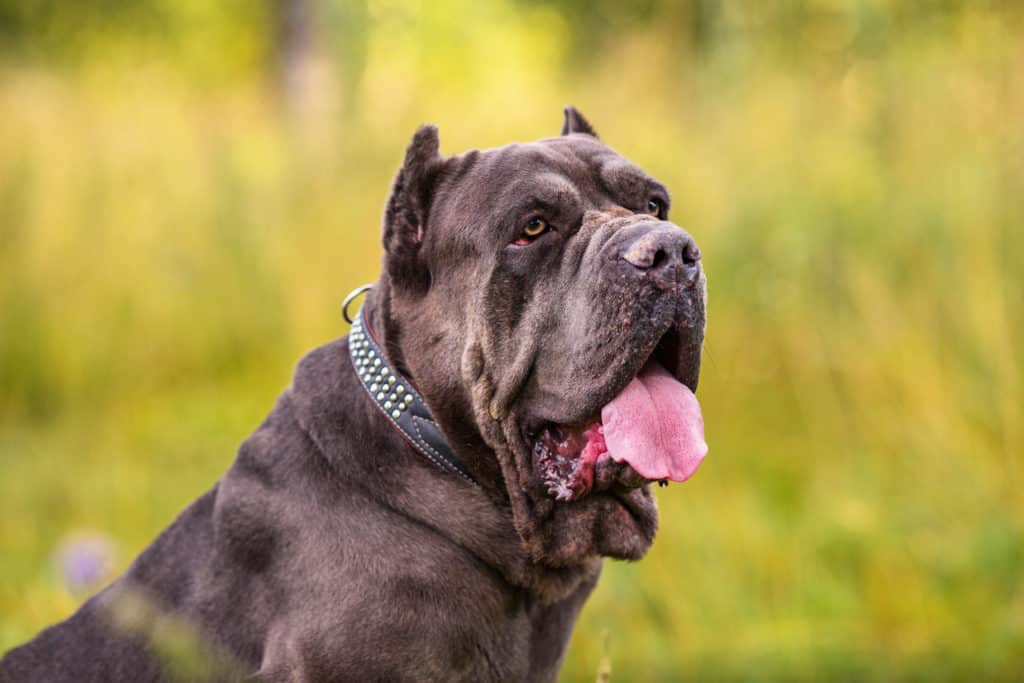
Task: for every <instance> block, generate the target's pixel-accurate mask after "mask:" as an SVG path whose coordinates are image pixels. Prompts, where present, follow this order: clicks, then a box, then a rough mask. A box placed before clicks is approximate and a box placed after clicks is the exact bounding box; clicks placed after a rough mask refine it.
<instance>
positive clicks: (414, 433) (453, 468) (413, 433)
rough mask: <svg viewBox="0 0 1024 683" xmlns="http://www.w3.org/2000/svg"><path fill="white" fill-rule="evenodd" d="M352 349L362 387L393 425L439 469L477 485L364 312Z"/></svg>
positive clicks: (356, 324)
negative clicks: (378, 337)
mask: <svg viewBox="0 0 1024 683" xmlns="http://www.w3.org/2000/svg"><path fill="white" fill-rule="evenodd" d="M348 346H349V356H350V359H351V361H352V366H353V368H355V371H356V375H357V376H358V377H359V382H360V384H362V386H363V389H365V390H366V393H367V395H368V396H369V397H370V400H372V401H373V403H374V405H376V406H377V409H378V410H380V411H381V413H382V414H383V415H384V417H386V418H387V419H388V421H389V422H390V423H391V425H392V426H393V427H394V428H395V429H397V430H398V431H399V432H401V434H402V435H403V436H404V437H405V438H406V439H407V440H408V441H409V443H411V444H412V446H413V447H414V448H415V449H416V450H417V451H419V453H420V454H421V455H422V456H423V457H425V458H426V459H427V460H429V461H430V462H431V463H432V464H433V465H434V466H435V467H437V468H438V469H440V470H441V471H443V472H445V473H447V474H454V475H456V476H459V477H462V478H463V479H465V480H466V481H468V482H470V483H471V484H473V485H476V481H475V480H474V479H473V477H472V476H470V474H469V473H468V472H467V471H466V468H465V466H464V465H463V464H462V462H461V461H460V460H459V457H458V456H457V455H456V454H455V452H454V451H453V450H452V448H451V446H449V445H448V441H447V439H446V438H445V435H444V432H442V431H441V429H440V427H438V425H437V422H436V421H435V420H434V416H433V415H432V414H431V412H430V409H429V407H427V404H426V402H425V401H424V400H423V397H422V396H420V394H419V392H418V391H416V388H415V387H414V386H413V383H412V381H411V380H410V379H409V378H408V377H407V376H405V375H404V374H402V373H400V372H399V371H398V370H397V369H396V368H395V367H393V366H392V365H391V364H390V363H389V362H388V359H387V356H386V355H385V354H384V351H383V349H382V348H381V347H380V345H379V343H378V340H377V339H376V335H375V334H374V331H373V327H372V325H371V324H370V323H369V321H368V319H367V316H366V312H365V311H364V310H363V309H360V311H359V314H358V315H357V316H356V320H355V321H354V322H353V323H352V331H351V332H350V333H349V336H348Z"/></svg>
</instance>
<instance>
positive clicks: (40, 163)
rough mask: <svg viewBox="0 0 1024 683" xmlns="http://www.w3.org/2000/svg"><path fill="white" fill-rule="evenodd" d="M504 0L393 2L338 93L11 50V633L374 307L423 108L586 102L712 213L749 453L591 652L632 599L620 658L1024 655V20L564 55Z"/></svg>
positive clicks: (530, 17) (221, 457)
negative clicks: (305, 92) (62, 547)
mask: <svg viewBox="0 0 1024 683" xmlns="http://www.w3.org/2000/svg"><path fill="white" fill-rule="evenodd" d="M449 4H458V3H449ZM497 6H498V7H500V8H503V9H501V10H500V11H499V12H498V15H496V16H490V15H489V16H488V17H487V21H489V22H490V23H489V24H487V25H488V26H490V27H491V28H492V29H493V33H492V34H490V35H491V36H492V39H491V40H490V41H487V40H482V42H480V43H479V44H478V43H476V42H473V41H470V42H469V43H467V44H463V43H459V44H457V45H454V46H452V45H447V44H446V45H447V46H446V47H441V46H431V45H429V44H427V43H428V41H424V40H420V41H419V42H416V41H415V40H413V39H412V38H409V41H408V44H406V43H403V41H401V40H397V41H395V42H385V39H384V37H383V35H384V34H385V33H387V31H390V32H391V34H390V35H391V36H392V38H394V35H393V34H394V32H395V31H400V30H403V29H402V28H401V27H402V26H404V24H396V25H395V26H391V27H387V26H385V27H384V28H380V29H379V31H378V32H375V33H373V34H372V35H371V36H369V38H368V40H369V43H370V47H369V48H368V51H367V64H366V66H365V75H364V77H363V79H362V80H361V81H359V82H358V83H357V84H356V85H354V86H353V87H352V88H350V89H349V90H348V91H346V92H348V93H349V94H348V97H349V98H350V100H349V101H347V102H344V103H342V104H340V105H337V106H335V104H336V101H335V100H332V99H328V100H325V102H326V103H325V102H319V103H317V102H314V106H312V107H310V108H309V109H308V110H303V111H302V112H294V111H293V112H291V113H289V112H287V111H286V110H285V109H284V108H282V107H281V106H280V105H279V104H277V103H275V100H274V98H273V96H272V93H271V91H270V89H269V87H268V86H266V84H265V83H263V82H261V81H260V80H259V79H257V78H255V77H251V78H246V79H240V80H239V81H238V82H235V83H223V84H221V83H218V84H217V85H216V86H203V87H199V86H196V85H194V84H193V83H191V82H190V81H189V80H188V79H185V78H183V77H181V76H180V75H179V74H178V73H177V71H176V70H175V69H174V68H172V67H171V66H168V65H167V64H163V63H160V62H153V63H149V62H147V63H145V64H144V65H142V66H137V68H132V69H128V68H126V67H125V65H124V64H120V63H118V64H114V65H106V64H100V65H97V66H95V67H89V68H84V69H82V70H78V71H75V72H73V73H70V74H69V73H68V72H64V71H59V70H48V69H44V68H40V67H36V66H34V65H32V64H26V63H18V64H8V65H7V66H5V67H3V69H2V70H0V120H2V121H3V125H2V126H0V649H6V648H8V647H10V646H12V645H14V644H16V643H18V642H21V641H23V640H25V639H27V638H29V637H31V636H32V635H33V634H34V633H35V632H36V631H37V630H38V629H39V628H41V627H43V626H44V625H46V624H48V623H51V622H53V621H55V620H57V619H60V618H62V617H64V616H66V615H68V614H69V613H70V612H71V611H72V610H73V609H74V608H75V606H76V605H77V604H78V602H79V600H80V596H73V595H71V594H70V593H69V592H68V591H67V590H66V589H65V588H64V587H63V586H62V583H61V581H60V579H59V577H58V576H57V574H56V572H55V571H54V569H53V562H52V556H53V552H54V549H55V547H56V546H57V544H58V543H59V541H60V540H61V539H62V538H64V537H65V536H67V535H68V534H70V533H72V532H74V531H76V530H93V531H99V532H101V533H104V534H107V535H109V536H110V537H111V538H112V539H113V540H114V542H115V543H116V545H117V547H118V549H119V554H118V558H117V568H118V569H123V568H124V567H125V566H126V564H127V563H128V562H129V561H130V560H131V558H132V557H133V556H134V555H135V554H136V553H137V552H138V551H140V550H141V549H142V548H143V547H144V546H145V544H146V543H147V542H148V541H149V540H151V539H152V538H153V537H154V536H155V534H156V533H158V532H159V531H160V530H161V529H162V528H163V527H164V526H166V525H167V524H168V523H169V522H170V521H171V519H173V517H174V515H175V514H176V513H177V512H178V511H179V510H180V509H181V508H182V507H184V506H185V505H186V504H188V503H189V502H190V501H191V500H192V499H194V498H195V497H197V496H198V495H199V494H201V493H202V492H203V491H204V490H206V489H207V488H208V487H209V486H210V485H211V484H212V483H213V482H214V481H215V479H216V478H217V477H218V476H219V474H220V473H221V472H223V471H224V469H226V468H227V467H228V465H229V464H230V462H231V459H232V457H233V453H234V449H235V448H236V447H237V444H238V443H239V442H240V441H241V440H242V439H243V438H244V437H245V435H246V434H247V433H248V431H249V430H251V429H252V428H254V427H255V426H256V425H257V424H258V423H259V421H260V420H261V418H262V416H263V415H264V414H265V413H266V411H267V410H269V408H270V406H271V405H272V402H273V400H274V397H275V395H276V393H277V392H278V391H280V390H281V389H282V388H283V387H284V386H286V385H287V383H288V381H289V375H290V371H291V367H292V365H293V363H294V362H295V360H296V359H297V358H298V357H299V356H300V354H301V353H302V352H303V350H305V349H308V348H310V347H312V346H314V345H316V344H319V343H322V342H324V341H326V340H329V339H331V338H333V337H336V336H339V335H341V334H344V333H345V331H346V328H345V325H344V324H343V323H342V321H341V318H340V315H339V311H338V303H339V301H340V299H341V297H342V296H343V295H344V293H345V292H347V291H348V290H349V289H351V288H352V287H354V286H355V285H358V284H361V283H363V282H366V281H369V280H371V279H373V278H374V277H375V276H376V273H377V270H378V264H379V259H380V251H379V239H378V231H379V216H380V212H381V207H382V205H383V202H384V200H385V198H386V193H387V186H388V184H389V182H390V179H391V175H392V173H393V172H394V170H395V167H396V164H397V163H398V160H399V159H400V156H401V153H402V150H403V148H404V145H405V143H406V142H407V139H408V137H409V136H410V135H411V132H412V130H413V129H414V127H415V125H416V124H418V123H420V122H421V121H425V120H429V121H433V122H436V123H438V124H439V125H440V127H441V138H442V148H443V151H445V152H447V153H455V152H459V151H461V150H463V149H466V148H468V147H471V146H492V145H498V144H503V143H504V142H507V141H508V140H512V139H519V140H524V139H532V138H535V137H539V136H544V135H548V134H553V133H555V132H557V130H558V128H559V126H560V120H559V117H560V107H561V106H562V105H563V104H564V103H566V102H569V101H572V102H574V103H575V104H577V105H579V106H580V108H581V109H582V110H583V111H584V113H585V114H586V115H587V116H588V117H590V118H591V119H592V120H593V122H594V123H595V125H596V126H597V128H598V130H599V132H600V133H601V134H602V136H603V138H604V139H605V140H606V141H608V142H609V143H610V144H612V145H613V146H615V147H616V148H618V149H619V150H620V151H622V152H623V153H624V154H626V155H627V156H629V157H630V158H632V159H633V160H635V161H637V162H638V163H639V164H641V165H642V166H643V167H645V168H646V169H648V170H649V171H650V172H652V173H653V174H654V175H655V176H657V177H659V178H660V179H662V180H663V181H664V182H665V183H666V184H667V185H668V186H669V187H670V189H671V190H672V192H673V209H672V217H673V219H674V220H675V221H677V222H678V223H680V224H681V225H684V226H685V227H687V228H688V229H689V230H690V231H691V232H692V233H693V234H694V235H695V236H696V238H697V240H698V242H699V244H700V245H701V247H702V250H703V253H704V260H705V265H706V269H707V272H708V275H709V282H710V284H709V295H710V302H711V303H710V313H709V328H708V340H707V347H706V355H705V365H704V371H703V373H702V377H701V384H700V390H699V392H698V395H699V397H700V399H701V402H702V406H703V409H704V416H705V422H706V428H707V435H708V440H709V442H710V444H711V453H710V455H709V457H708V459H707V461H706V462H705V464H704V465H703V466H702V468H701V470H700V472H699V473H698V475H697V476H696V477H695V478H694V479H693V480H692V481H691V482H689V483H686V484H685V485H672V486H670V487H669V488H667V489H661V490H659V491H658V492H657V495H658V498H659V503H660V506H661V512H662V528H661V531H660V533H659V537H658V539H657V542H656V544H655V546H654V549H653V550H652V551H651V553H650V554H649V555H648V557H647V558H646V559H644V560H643V561H642V562H639V563H633V564H623V563H611V564H609V565H608V566H607V567H606V569H605V575H604V577H603V579H602V582H601V584H600V586H599V588H598V590H597V591H596V593H595V595H594V596H593V598H592V599H591V600H590V602H589V603H588V604H587V606H586V608H585V609H584V612H583V615H582V618H581V620H580V623H579V626H578V628H577V630H576V633H575V635H574V638H573V641H572V644H571V646H570V650H569V654H568V658H567V662H566V667H565V672H564V679H565V680H571V681H576V680H579V681H587V680H594V678H595V677H596V675H597V671H598V668H599V665H600V662H601V659H602V657H603V656H604V654H605V645H604V644H605V640H606V639H605V636H604V634H607V643H608V651H607V654H608V655H609V661H610V664H611V671H612V673H611V680H666V681H668V680H673V681H674V680H681V679H693V680H772V679H786V680H792V679H807V680H810V679H819V680H821V679H829V680H835V679H847V680H863V679H868V678H870V679H891V680H922V681H936V680H963V679H965V678H967V677H971V678H976V679H978V680H980V679H986V680H992V679H1001V678H1012V677H1013V676H1014V675H1019V672H1020V671H1022V670H1024V591H1022V590H1021V579H1020V577H1021V574H1022V572H1024V536H1022V534H1024V518H1022V512H1024V503H1022V500H1021V496H1020V493H1019V491H1020V488H1021V486H1022V484H1024V476H1022V472H1021V454H1022V450H1024V407H1022V400H1024V338H1022V330H1024V282H1022V280H1024V277H1022V275H1021V271H1022V268H1024V229H1022V228H1021V226H1022V224H1024V204H1022V202H1021V196H1024V195H1022V191H1024V184H1022V180H1024V163H1022V161H1021V159H1022V154H1024V128H1022V127H1021V125H1020V121H1021V118H1022V117H1021V114H1022V113H1024V106H1022V105H1024V37H1022V36H1021V35H1019V34H1015V33H1013V32H1011V30H1010V27H1009V26H1008V25H1007V23H1006V22H1005V21H1002V20H1001V18H1000V16H999V15H998V14H995V13H989V12H988V11H987V10H985V9H983V8H982V9H978V10H976V11H965V12H962V13H960V14H958V15H957V16H956V18H955V19H951V20H949V21H948V22H947V23H943V24H941V25H938V26H910V27H904V28H903V29H901V30H900V31H899V32H897V33H894V34H890V35H889V40H887V41H886V42H885V44H884V45H883V46H881V47H879V48H878V49H877V50H875V51H874V52H871V51H870V50H869V51H867V52H866V53H865V54H862V55H859V56H858V55H856V54H853V53H851V52H850V51H849V50H847V51H843V50H833V49H832V46H833V42H832V41H833V40H840V39H838V38H834V36H832V34H831V33H829V32H828V31H823V32H821V35H819V34H814V35H812V36H810V37H807V36H804V37H803V38H800V37H794V39H793V40H794V47H793V53H792V54H787V53H785V52H784V51H780V50H779V49H778V47H777V46H776V47H775V48H772V49H769V47H767V46H766V45H767V43H766V42H764V41H763V40H762V37H759V34H757V33H756V32H747V33H744V32H740V33H738V34H736V35H738V36H740V38H735V40H734V42H733V43H729V44H726V45H724V46H722V47H720V48H719V49H717V50H715V51H714V52H713V53H712V54H710V55H707V56H705V57H702V58H694V59H691V60H685V59H682V58H680V57H679V54H678V53H677V52H675V51H673V50H672V49H671V45H672V41H673V40H674V34H673V33H672V31H673V28H672V26H671V25H670V24H657V23H656V24H654V28H646V29H635V30H632V31H631V32H629V33H628V34H627V35H626V36H625V37H624V38H623V39H622V40H618V41H615V42H614V44H613V45H612V46H611V47H609V48H608V50H607V54H606V55H603V56H602V57H600V58H598V59H595V60H594V61H593V62H592V63H590V64H589V65H588V67H587V69H586V70H585V72H583V73H566V72H564V71H557V72H555V73H552V72H551V70H550V69H548V68H547V62H548V60H554V59H556V58H559V57H562V56H564V55H563V53H561V52H559V50H561V49H562V48H560V47H559V39H560V38H561V37H562V36H563V35H564V34H566V33H567V32H570V31H571V27H567V26H566V25H565V24H564V23H561V24H560V23H558V22H557V21H554V19H553V18H552V16H548V15H546V14H544V13H543V12H545V10H543V8H534V9H529V10H527V9H521V8H520V9H514V8H513V6H512V5H507V4H503V3H498V4H497ZM421 11H422V12H423V13H425V14H426V15H429V16H426V17H425V18H426V19H427V20H433V21H436V22H440V23H438V24H437V25H435V26H434V27H433V30H435V31H436V32H437V33H438V34H439V35H443V36H448V35H449V33H450V32H451V31H453V30H454V29H453V28H452V27H451V26H450V25H448V24H446V23H444V21H442V20H441V19H438V18H437V17H435V16H434V15H433V14H431V13H430V10H429V9H422V8H421ZM467 11H469V10H467ZM481 11H482V10H481ZM538 13H540V14H538ZM549 19H550V20H551V21H550V22H549V21H548V20H549ZM428 23H429V22H428ZM384 24H386V22H384ZM382 26H383V24H382ZM385 29H387V30H385ZM404 30H407V31H411V29H408V28H406V29H404ZM446 32H447V33H446ZM402 35H404V34H400V35H399V37H401V36H402ZM410 35H411V34H410ZM416 35H419V34H416ZM822 35H824V38H822V37H821V36H822ZM406 37H409V36H406ZM413 37H415V36H413ZM741 38H742V39H741ZM840 38H842V37H840ZM840 42H841V41H840ZM402 45H405V47H402ZM424 45H426V47H424ZM772 45H775V44H774V43H772ZM432 49H436V50H437V56H436V58H435V56H434V55H435V53H433V52H430V50H432ZM417 50H426V51H425V52H422V53H421V52H417ZM492 53H493V54H492ZM424 55H426V56H424ZM481 55H483V56H481ZM476 58H480V59H484V58H486V59H489V60H490V62H489V64H490V65H491V66H492V67H494V68H495V69H497V71H498V72H497V73H496V74H492V73H490V72H488V71H487V70H486V69H484V68H482V67H479V66H476V67H472V68H470V67H467V70H466V71H464V72H461V71H459V70H458V68H457V66H458V65H459V64H460V63H463V62H472V61H473V60H474V59H476ZM418 60H419V61H418ZM570 71H571V70H570ZM624 73H625V74H632V76H630V77H628V78H623V76H622V74H624Z"/></svg>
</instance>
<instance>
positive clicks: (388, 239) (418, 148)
mask: <svg viewBox="0 0 1024 683" xmlns="http://www.w3.org/2000/svg"><path fill="white" fill-rule="evenodd" d="M438 148H439V141H438V137H437V126H432V125H424V126H420V127H419V128H418V129H417V130H416V133H415V134H414V135H413V136H412V142H410V143H409V147H408V148H407V149H406V150H405V161H404V162H402V168H401V169H399V171H398V175H397V176H395V182H394V184H393V185H392V187H391V197H390V198H388V203H387V208H386V209H385V210H384V239H383V241H384V267H385V269H386V271H387V273H388V275H389V276H390V278H391V281H392V283H393V284H394V285H395V286H397V287H400V288H405V289H411V290H414V291H420V292H423V291H426V289H427V288H428V287H429V286H430V273H429V270H428V269H427V265H426V263H424V262H423V259H422V254H421V249H420V247H421V246H422V244H423V236H424V231H425V229H426V221H427V214H428V213H429V210H430V196H431V193H432V191H433V189H434V183H435V181H436V179H437V174H438V172H439V171H440V170H441V167H442V165H443V159H442V158H441V153H440V151H439V149H438Z"/></svg>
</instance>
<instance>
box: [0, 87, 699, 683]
mask: <svg viewBox="0 0 1024 683" xmlns="http://www.w3.org/2000/svg"><path fill="white" fill-rule="evenodd" d="M668 209H669V198H668V193H667V191H666V190H665V188H664V187H663V186H662V185H661V184H660V183H658V182H657V181H655V180H653V179H652V178H651V177H650V176H648V175H647V174H646V173H644V172H643V171H642V170H640V169H639V168H638V167H637V166H635V165H634V164H632V163H630V162H629V161H627V160H626V159H624V158H623V157H621V156H620V155H618V154H617V153H616V152H614V151H613V150H612V149H611V148H609V147H608V146H606V145H605V144H603V143H602V142H600V141H599V140H598V138H597V136H596V135H595V133H594V131H593V129H592V128H591V127H590V125H589V124H588V123H587V121H586V120H585V119H584V118H583V117H582V116H581V115H580V114H579V113H578V112H577V111H576V110H575V109H573V108H571V107H569V108H567V109H566V111H565V124H564V126H563V129H562V135H561V136H559V137H555V138H548V139H544V140H540V141H538V142H533V143H529V144H511V145H507V146H505V147H502V148H499V149H492V150H486V151H477V150H473V151H470V152H466V153H465V154H461V155H459V156H453V157H447V158H445V157H442V156H441V155H440V153H439V151H438V136H437V129H436V128H434V127H433V126H424V127H421V128H420V129H419V130H418V131H417V132H416V134H415V136H414V137H413V139H412V143H411V144H410V145H409V148H408V150H407V152H406V156H405V162H404V164H403V165H402V168H401V170H400V171H399V173H398V176H397V178H396V179H395V183H394V187H393V190H392V194H391V197H390V199H389V200H388V204H387V208H386V211H385V214H384V231H383V232H384V235H383V242H384V262H383V273H382V275H381V277H380V280H379V281H378V282H377V283H376V285H374V287H373V289H372V290H371V291H370V293H369V294H368V296H367V299H366V302H365V304H364V306H363V308H362V309H361V310H360V312H359V314H358V315H357V317H356V319H355V321H354V322H353V327H352V332H351V334H350V335H349V336H348V337H347V338H346V339H342V340H339V341H335V342H332V343H330V344H327V345H325V346H322V347H320V348H318V349H315V350H314V351H312V352H311V353H309V354H308V355H307V356H306V357H305V358H303V359H302V361H301V362H300V363H299V365H298V368H297V370H296V372H295V378H294V380H293V382H292V384H291V386H290V387H289V388H288V389H287V390H286V391H285V392H284V394H283V395H282V396H281V397H280V399H279V400H278V401H277V405H276V406H275V407H274V409H273V411H272V412H271V413H270V415H269V417H267V419H266V420H265V421H264V422H263V424H262V425H260V427H259V429H257V430H256V432H255V433H254V434H253V435H252V436H250V437H249V438H248V439H247V440H246V441H245V443H243V444H242V447H241V449H240V450H239V452H238V457H237V459H236V460H235V462H234V464H233V465H232V466H231V469H230V470H228V472H227V474H225V475H224V477H223V478H222V479H221V480H220V481H219V482H218V483H217V484H216V485H215V486H214V487H213V489H212V490H211V491H209V492H208V493H206V494H205V495H204V496H202V497H201V498H199V500H197V501H196V502H195V503H193V504H192V505H191V506H190V507H189V508H188V509H186V510H185V511H184V512H183V513H182V514H181V516H180V517H178V519H177V520H175V521H174V523H173V524H172V525H171V526H170V528H169V529H167V530H166V531H165V532H164V533H163V534H161V535H160V537H159V538H158V539H157V540H156V541H155V542H154V543H153V544H152V545H151V546H149V548H147V549H146V550H145V551H144V552H143V553H142V554H141V555H140V556H139V557H138V558H137V559H136V560H135V562H134V563H133V564H132V566H131V568H130V569H129V570H128V571H127V573H126V574H125V575H124V576H122V577H121V578H119V579H118V580H117V581H115V582H114V583H113V584H112V585H110V586H109V587H107V588H106V589H105V590H103V591H102V592H100V593H99V594H98V595H96V596H95V597H94V598H92V599H91V600H89V601H88V602H87V603H85V605H83V606H82V608H81V609H79V610H78V612H77V613H75V614H74V615H73V616H72V617H70V618H69V619H68V620H67V621H65V622H63V623H60V624H58V625H56V626H53V627H51V628H48V629H46V630H45V631H43V632H42V633H41V634H39V636H38V637H36V638H35V639H34V640H33V641H31V642H29V643H28V644H26V645H23V646H21V647H19V648H16V649H14V650H12V651H10V652H9V653H7V655H6V656H5V657H4V659H3V660H2V661H0V680H2V681H5V682H6V681H18V682H21V681H50V682H52V681H159V680H265V681H454V680H465V681H551V680H554V679H555V678H556V676H557V674H558V670H559V666H560V664H561V662H562V658H563V655H564V653H565V648H566V644H567V643H568V640H569V635H570V633H571V631H572V627H573V623H574V622H575V620H576V617H577V615H578V613H579V610H580V607H581V606H582V604H583V602H584V600H585V599H586V597H587V596H588V595H589V594H590V592H591V590H592V589H593V588H594V585H595V583H596V582H597V578H598V574H599V572H600V568H601V558H602V557H613V558H625V559H631V560H632V559H637V558H639V557H641V556H642V555H643V554H644V553H645V552H646V551H647V549H648V547H649V546H650V545H651V542H652V540H653V539H654V533H655V529H656V527H657V513H656V510H655V503H654V498H653V496H652V494H651V489H650V484H651V483H652V482H654V481H664V480H668V479H671V480H674V481H683V480H685V479H687V478H688V477H689V476H690V475H691V474H693V472H694V471H695V470H696V468H697V466H698V464H699V463H700V460H701V459H702V458H703V457H704V454H705V453H706V450H707V447H706V446H705V444H704V440H703V422H702V419H701V415H700V409H699V407H698V405H697V401H696V399H695V398H694V395H693V390H694V389H696V386H697V375H698V371H699V367H700V354H701V345H702V342H703V338H704V316H705V313H704V310H705V300H706V293H705V280H704V275H703V272H702V268H701V265H700V252H699V251H698V249H697V246H696V245H695V243H694V241H693V240H692V239H691V238H690V236H689V235H688V234H687V233H686V232H684V231H683V230H681V229H680V228H678V227H676V226H675V225H673V224H672V223H669V222H668Z"/></svg>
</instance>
